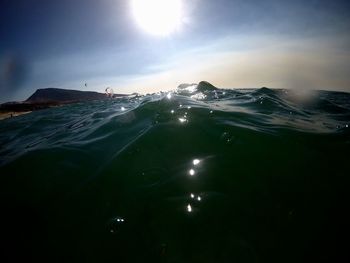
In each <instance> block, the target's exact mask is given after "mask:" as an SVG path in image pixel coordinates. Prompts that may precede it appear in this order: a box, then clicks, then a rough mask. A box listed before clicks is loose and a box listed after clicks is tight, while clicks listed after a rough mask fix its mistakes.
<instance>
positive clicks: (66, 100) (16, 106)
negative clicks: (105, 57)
mask: <svg viewBox="0 0 350 263" xmlns="http://www.w3.org/2000/svg"><path fill="white" fill-rule="evenodd" d="M124 96H128V95H125V94H114V95H113V97H114V98H116V97H124ZM108 98H110V97H109V96H107V95H106V94H104V93H99V92H94V91H80V90H67V89H56V88H47V89H37V90H36V91H35V92H34V93H33V95H31V96H30V97H29V98H28V99H27V100H25V101H19V102H7V103H3V104H0V113H1V114H5V113H8V114H7V115H9V114H10V113H11V112H16V113H19V112H30V111H35V110H41V109H47V108H51V107H55V106H60V105H64V104H71V103H76V102H84V101H93V100H105V99H108ZM11 115H12V114H11ZM11 115H9V116H11ZM0 117H1V116H0ZM0 119H1V118H0Z"/></svg>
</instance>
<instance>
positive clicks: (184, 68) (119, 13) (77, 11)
mask: <svg viewBox="0 0 350 263" xmlns="http://www.w3.org/2000/svg"><path fill="white" fill-rule="evenodd" d="M149 1H150V0H144V2H145V3H144V4H145V5H150V2H149ZM163 1H169V0H163ZM181 3H182V12H181V21H180V23H178V24H177V27H176V29H174V30H173V31H172V32H171V33H167V34H161V35H159V34H158V35H156V34H152V33H151V32H149V31H147V30H145V28H144V27H143V25H142V22H141V24H140V22H139V21H138V20H137V17H136V16H135V11H134V9H133V8H132V7H133V5H132V0H99V1H97V0H74V1H72V0H59V1H58V0H57V1H56V0H50V1H48V0H2V1H1V2H0V94H1V96H0V102H5V101H9V100H24V99H26V98H27V97H29V96H30V95H31V94H32V93H33V92H34V91H35V90H36V89H39V88H48V87H55V88H67V89H79V90H94V91H99V92H104V90H105V88H106V87H112V88H113V90H114V92H115V93H133V92H138V93H151V92H156V91H160V90H164V91H165V90H172V89H175V88H176V87H177V86H178V85H179V84H181V83H198V82H199V81H201V80H206V81H209V82H211V83H212V84H214V85H215V86H218V87H220V88H259V87H262V86H266V87H270V88H288V89H323V90H339V91H348V92H350V72H349V71H350V70H349V69H350V59H349V58H350V39H349V32H350V1H337V0H334V1H330V0H328V1H326V0H303V1H302V0H294V1H285V0H266V1H263V0H215V1H213V0H182V1H181ZM144 9H147V8H144ZM160 24H161V22H160ZM85 83H87V86H85Z"/></svg>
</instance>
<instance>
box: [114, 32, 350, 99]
mask: <svg viewBox="0 0 350 263" xmlns="http://www.w3.org/2000/svg"><path fill="white" fill-rule="evenodd" d="M230 41H231V43H230ZM344 41H347V40H344ZM244 43H246V44H244ZM230 45H231V46H235V48H232V49H231V50H230V48H229V47H230ZM340 46H341V44H339V39H337V42H335V41H334V42H333V41H324V40H323V41H320V39H303V40H300V39H288V38H282V37H281V38H275V37H262V36H258V37H252V38H242V39H240V40H228V39H225V40H224V41H222V42H220V41H218V42H217V44H215V43H213V44H212V45H211V46H209V47H208V48H201V49H199V50H191V51H188V52H184V53H182V54H180V55H179V54H178V55H177V59H174V58H170V59H169V62H168V63H165V64H162V65H155V66H153V67H151V68H150V73H148V74H144V75H139V76H134V77H131V78H129V79H126V80H124V81H123V87H125V86H127V87H128V88H129V89H130V90H133V91H138V92H153V91H158V90H164V89H173V88H175V87H176V86H177V85H178V84H180V83H184V82H189V83H192V82H198V81H200V80H208V81H210V82H213V83H214V84H215V85H217V86H219V87H227V88H257V87H261V86H268V87H271V88H283V89H308V90H311V89H326V90H342V91H350V74H349V72H348V69H349V68H350V62H349V61H348V59H347V58H348V57H349V55H350V54H349V51H348V50H346V49H342V48H340ZM244 47H246V48H244ZM217 50H219V51H217ZM220 50H222V51H220ZM120 88H122V87H120Z"/></svg>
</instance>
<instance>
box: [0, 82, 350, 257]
mask: <svg viewBox="0 0 350 263" xmlns="http://www.w3.org/2000/svg"><path fill="white" fill-rule="evenodd" d="M349 125H350V94H348V93H341V92H327V91H314V92H309V93H307V94H306V93H305V94H300V93H298V92H293V91H290V90H271V89H267V88H261V89H249V90H214V91H213V90H202V92H198V91H196V87H195V86H190V87H187V88H183V89H179V90H175V91H173V92H166V93H157V94H151V95H147V96H134V97H129V98H123V99H111V100H106V101H95V102H87V103H78V104H73V105H67V106H62V107H56V108H51V109H47V110H41V111H36V112H32V113H30V114H27V115H22V116H19V117H15V118H10V119H6V120H3V121H1V122H0V198H1V201H0V205H1V207H0V209H1V213H0V217H1V219H0V230H1V233H0V238H1V240H2V241H1V244H2V245H1V248H0V250H2V251H1V256H0V257H1V258H2V259H3V261H2V262H6V261H10V262H28V261H29V260H35V262H168V263H170V262H171V263H172V262H181V263H186V262H201V263H204V262H214V263H221V262H349V261H347V260H349V258H350V257H349V253H350V252H349V251H350V250H349V242H350V241H349V239H350V232H349V224H350V218H349V216H348V214H349V208H350V203H349V200H350V188H349V187H350V183H349V182H350V180H349V176H350V127H349ZM0 261H1V260H0Z"/></svg>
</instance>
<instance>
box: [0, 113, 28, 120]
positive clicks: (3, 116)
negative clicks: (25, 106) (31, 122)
mask: <svg viewBox="0 0 350 263" xmlns="http://www.w3.org/2000/svg"><path fill="white" fill-rule="evenodd" d="M31 112H32V111H18V112H15V111H9V112H0V121H2V120H5V119H8V118H14V117H18V116H21V115H24V114H28V113H31Z"/></svg>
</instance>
